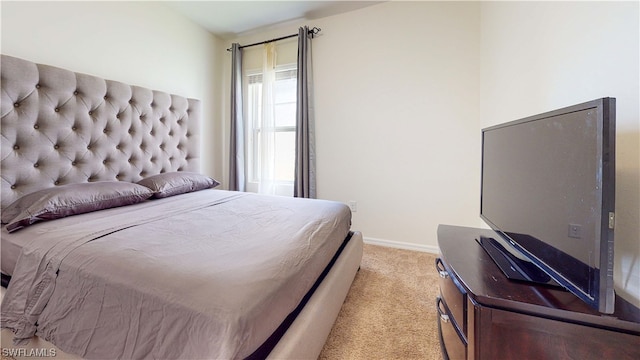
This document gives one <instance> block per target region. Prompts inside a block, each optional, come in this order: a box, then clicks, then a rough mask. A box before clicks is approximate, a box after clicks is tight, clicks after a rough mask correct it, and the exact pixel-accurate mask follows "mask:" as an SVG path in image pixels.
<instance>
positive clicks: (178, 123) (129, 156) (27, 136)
mask: <svg viewBox="0 0 640 360" xmlns="http://www.w3.org/2000/svg"><path fill="white" fill-rule="evenodd" d="M0 70H1V71H0V72H1V73H2V80H1V81H2V83H1V86H2V103H1V112H2V127H1V128H0V131H1V133H2V139H1V142H2V163H1V168H0V176H1V178H2V194H1V196H2V208H4V207H5V206H7V205H9V204H11V203H12V202H13V201H15V200H16V199H18V198H19V197H20V196H22V195H25V194H28V193H31V192H33V191H36V190H40V189H43V188H48V187H52V186H57V185H64V184H69V183H81V182H88V181H102V180H120V181H131V182H135V181H138V180H140V179H142V178H144V177H147V176H150V175H154V174H159V173H162V172H168V171H183V170H184V171H199V170H200V164H199V136H198V134H199V126H200V101H199V100H194V99H187V98H184V97H180V96H176V95H170V94H167V93H163V92H159V91H152V90H148V89H144V88H141V87H137V86H130V85H126V84H123V83H120V82H117V81H110V80H103V79H100V78H97V77H95V76H90V75H86V74H79V73H74V72H71V71H68V70H63V69H60V68H56V67H52V66H47V65H40V64H35V63H32V62H29V61H26V60H22V59H18V58H15V57H10V56H6V55H2V59H1V63H0Z"/></svg>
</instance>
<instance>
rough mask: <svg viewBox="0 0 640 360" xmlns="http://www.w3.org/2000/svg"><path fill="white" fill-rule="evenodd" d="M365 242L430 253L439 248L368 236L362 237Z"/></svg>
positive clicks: (435, 251)
mask: <svg viewBox="0 0 640 360" xmlns="http://www.w3.org/2000/svg"><path fill="white" fill-rule="evenodd" d="M363 240H364V243H365V244H371V245H378V246H386V247H390V248H396V249H403V250H413V251H422V252H427V253H431V254H438V253H440V248H438V247H437V246H432V245H421V244H414V243H408V242H402V241H392V240H384V239H376V238H370V237H364V238H363Z"/></svg>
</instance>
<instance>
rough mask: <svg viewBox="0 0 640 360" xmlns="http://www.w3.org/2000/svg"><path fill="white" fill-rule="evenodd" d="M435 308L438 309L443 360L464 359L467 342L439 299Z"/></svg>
mask: <svg viewBox="0 0 640 360" xmlns="http://www.w3.org/2000/svg"><path fill="white" fill-rule="evenodd" d="M436 308H437V309H438V332H439V336H440V346H441V347H442V353H443V358H444V359H445V360H446V359H451V360H458V359H466V358H467V342H466V341H465V339H464V338H463V337H462V335H460V333H459V332H458V331H457V330H456V327H455V325H454V324H453V322H451V313H450V312H449V309H448V308H447V306H446V304H445V303H444V302H443V301H442V298H440V297H438V299H437V303H436Z"/></svg>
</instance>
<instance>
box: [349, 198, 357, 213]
mask: <svg viewBox="0 0 640 360" xmlns="http://www.w3.org/2000/svg"><path fill="white" fill-rule="evenodd" d="M349 208H350V209H351V212H356V211H358V202H357V201H354V200H350V201H349Z"/></svg>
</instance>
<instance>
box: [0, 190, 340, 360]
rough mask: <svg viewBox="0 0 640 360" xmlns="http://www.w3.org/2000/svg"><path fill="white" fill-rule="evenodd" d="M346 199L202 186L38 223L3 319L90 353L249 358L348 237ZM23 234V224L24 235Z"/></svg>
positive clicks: (20, 332) (23, 334)
mask: <svg viewBox="0 0 640 360" xmlns="http://www.w3.org/2000/svg"><path fill="white" fill-rule="evenodd" d="M350 219H351V216H350V212H349V209H348V207H346V206H345V205H344V204H341V203H337V202H331V201H323V200H308V199H294V198H286V197H275V196H263V195H255V194H247V193H237V192H230V191H224V190H205V191H200V192H196V193H190V194H184V195H180V196H175V197H171V198H166V199H161V200H153V201H147V202H144V203H142V204H136V205H131V206H126V207H123V208H117V209H109V210H103V211H98V212H94V213H90V214H83V215H77V216H72V217H68V218H65V219H60V220H54V221H49V222H43V223H39V224H36V225H33V226H31V227H29V228H26V229H23V230H20V232H31V233H32V234H33V238H32V240H31V241H29V242H28V243H26V244H24V246H23V249H22V253H21V255H20V257H19V258H18V261H17V263H16V267H15V269H14V273H13V278H12V280H11V283H10V285H9V287H8V289H7V293H6V295H5V298H4V301H3V303H2V319H1V326H2V327H6V328H10V329H12V330H13V331H14V332H15V334H16V339H28V338H30V337H31V336H33V335H34V334H36V335H38V336H40V337H41V338H43V339H45V340H48V341H50V342H52V343H54V344H56V345H57V346H58V347H59V348H60V349H62V350H63V351H66V352H70V353H75V354H78V355H81V356H83V357H85V358H129V359H139V358H155V359H164V358H174V359H175V358H191V359H197V358H243V357H246V356H248V355H249V354H251V353H252V352H253V351H254V350H255V349H256V348H257V347H258V346H260V344H262V342H264V341H265V339H267V338H268V337H269V335H271V333H272V332H273V331H274V330H275V329H276V328H277V327H278V325H279V324H280V323H281V322H282V320H283V319H284V318H285V317H286V316H287V315H288V314H289V313H290V312H291V311H292V310H293V309H294V308H295V307H296V306H297V305H298V303H299V302H300V300H301V299H302V298H303V296H304V295H305V293H306V292H307V291H308V290H309V289H310V288H311V286H312V285H313V283H314V282H315V280H316V279H317V277H318V276H319V274H320V273H321V272H322V270H323V269H324V268H325V266H326V265H327V263H328V262H329V260H330V259H331V257H332V256H333V255H334V254H335V252H336V251H337V249H338V248H339V246H340V244H341V243H342V241H343V240H344V238H345V237H346V236H347V233H348V231H349V227H350ZM23 235H24V234H23Z"/></svg>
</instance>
